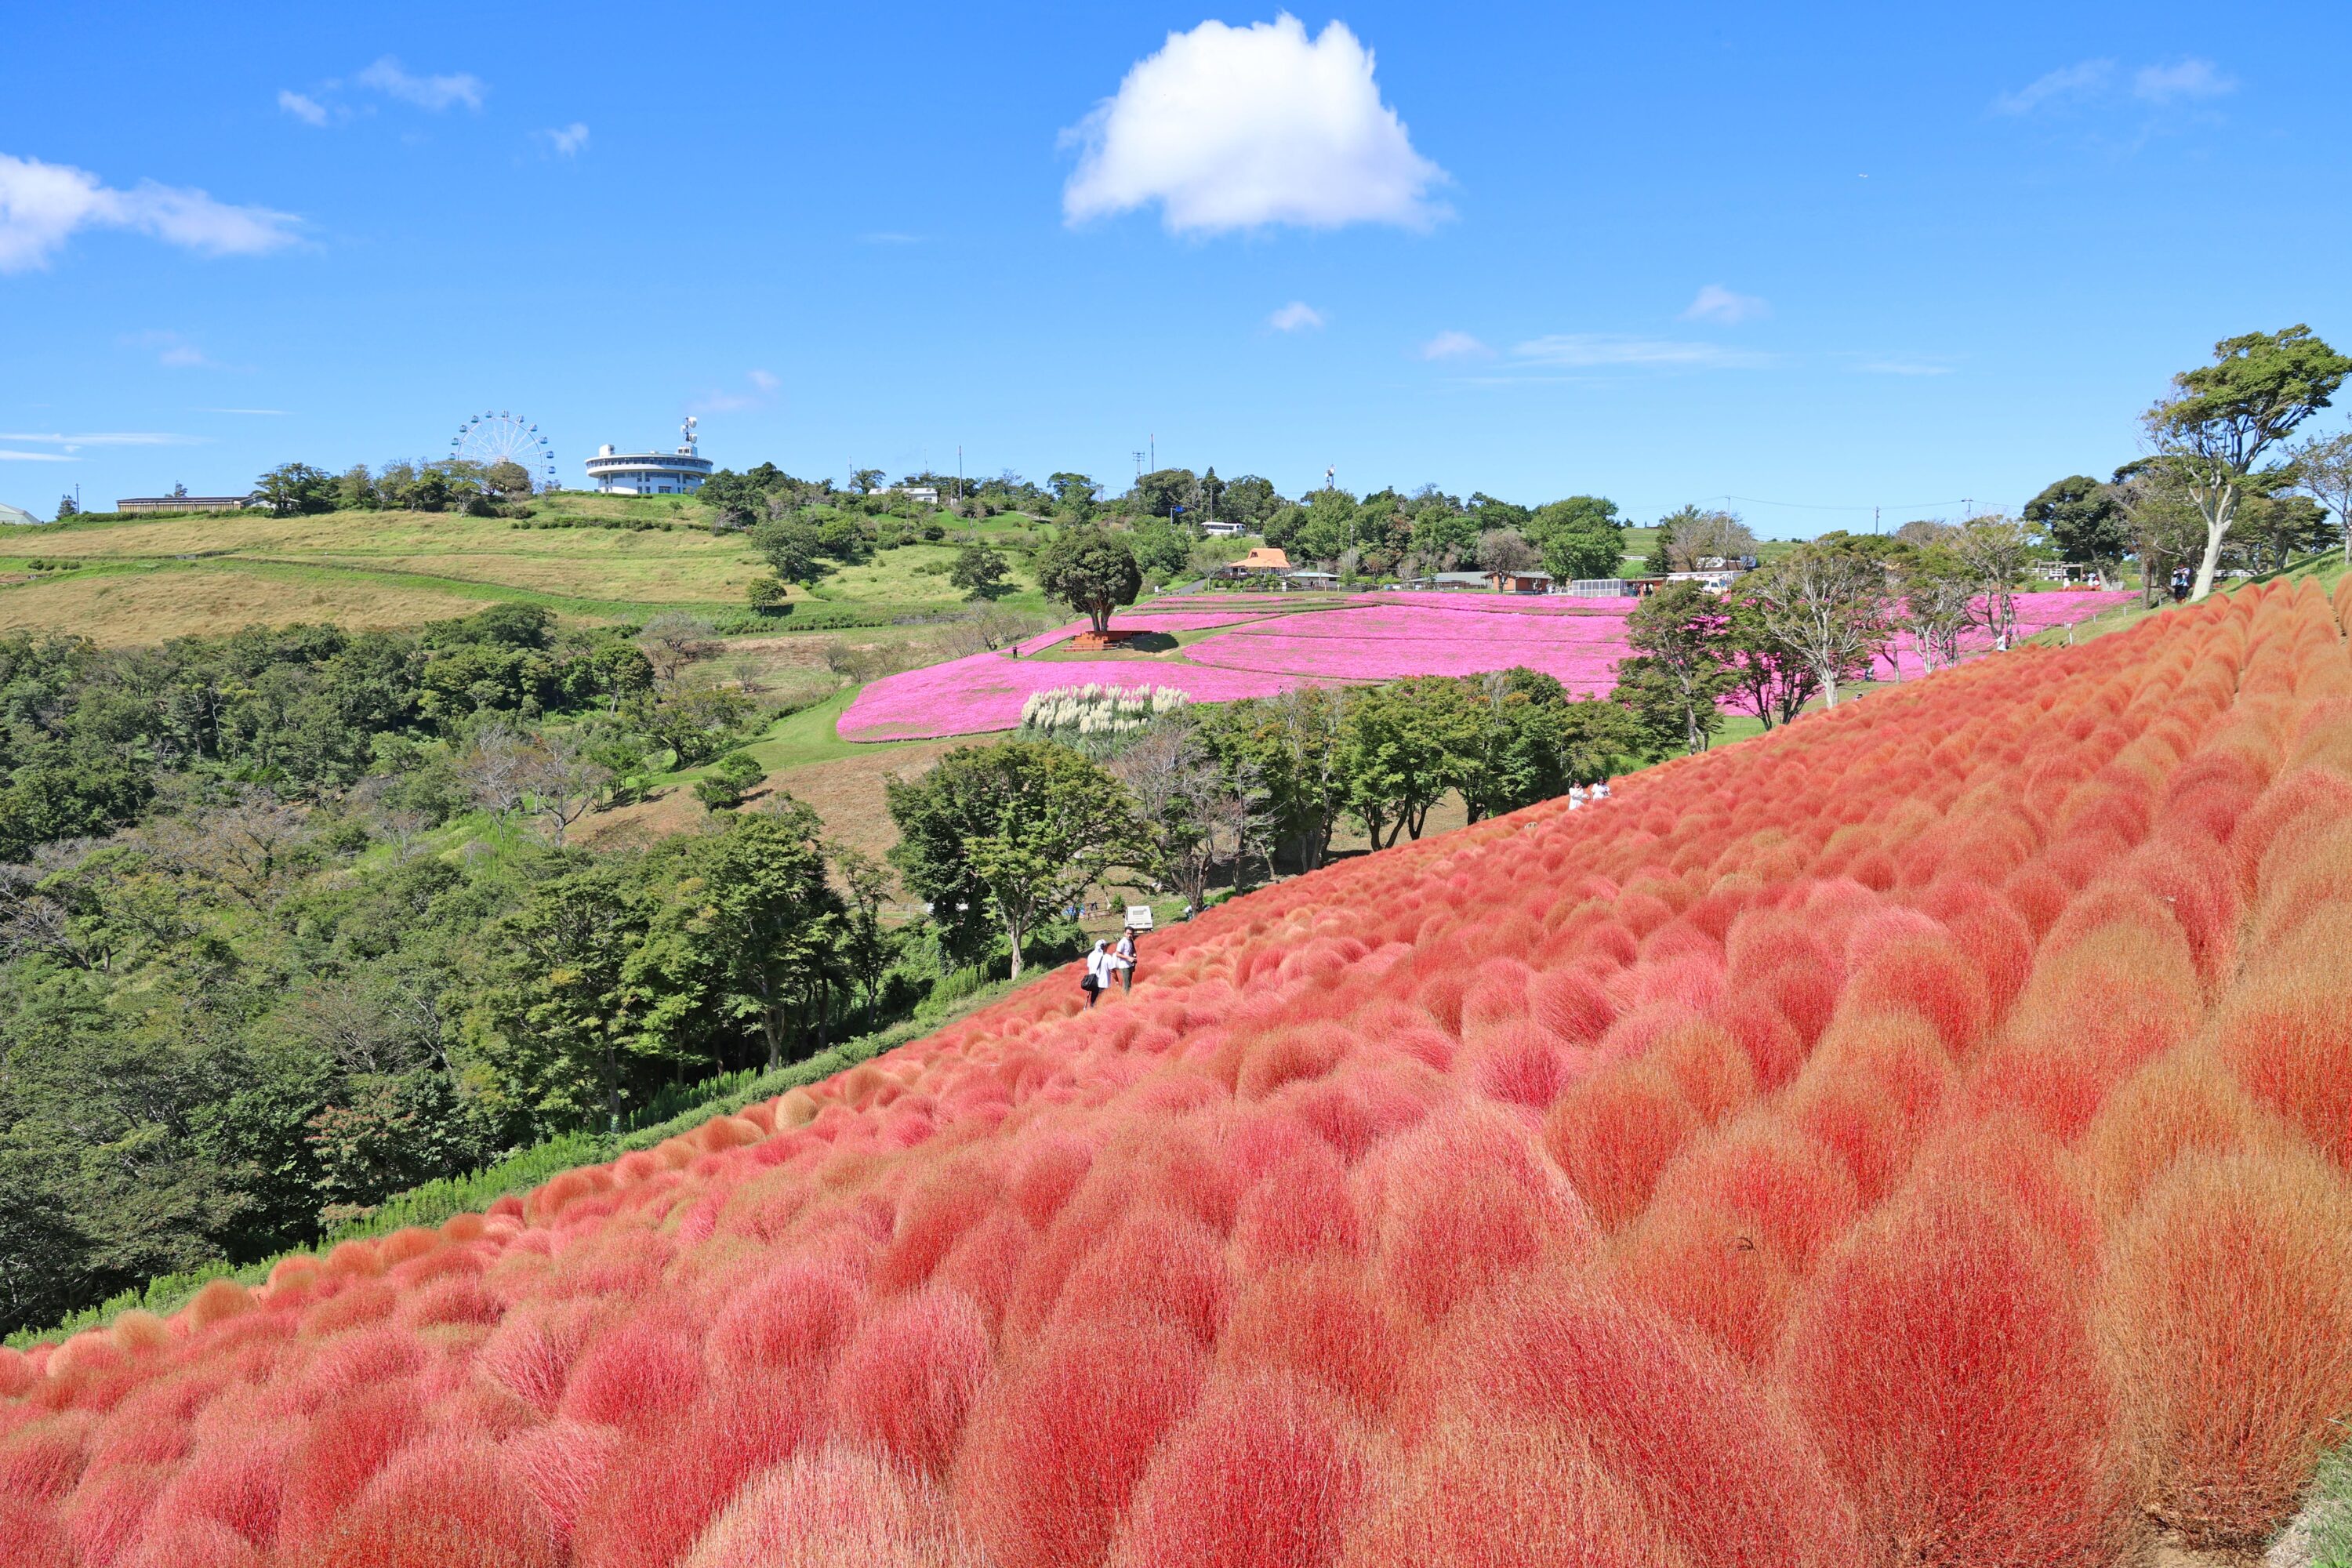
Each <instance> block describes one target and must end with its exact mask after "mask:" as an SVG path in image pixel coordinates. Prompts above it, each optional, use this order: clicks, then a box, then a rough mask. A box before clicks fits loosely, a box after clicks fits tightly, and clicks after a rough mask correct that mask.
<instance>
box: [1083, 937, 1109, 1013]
mask: <svg viewBox="0 0 2352 1568" xmlns="http://www.w3.org/2000/svg"><path fill="white" fill-rule="evenodd" d="M1108 984H1110V950H1109V945H1108V943H1106V942H1096V943H1095V947H1094V951H1093V952H1089V953H1087V972H1086V973H1085V974H1083V975H1081V976H1080V977H1079V979H1078V985H1079V987H1080V988H1081V989H1082V990H1084V991H1085V992H1086V994H1087V1006H1089V1007H1091V1006H1093V1005H1095V998H1096V997H1097V996H1099V995H1101V994H1103V987H1104V986H1105V985H1108Z"/></svg>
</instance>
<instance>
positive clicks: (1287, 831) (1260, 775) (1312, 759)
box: [1196, 686, 1358, 871]
mask: <svg viewBox="0 0 2352 1568" xmlns="http://www.w3.org/2000/svg"><path fill="white" fill-rule="evenodd" d="M1357 700H1358V698H1357V695H1356V693H1354V692H1353V691H1351V690H1349V689H1346V688H1337V689H1331V688H1325V687H1320V686H1308V687H1301V688H1299V689H1297V690H1294V691H1286V692H1284V693H1282V694H1281V695H1280V696H1278V697H1263V698H1249V699H1245V700H1243V701H1240V702H1226V703H1220V704H1218V705H1216V706H1214V707H1212V708H1209V709H1207V710H1205V711H1204V712H1200V713H1198V714H1197V715H1196V717H1197V718H1198V720H1199V721H1200V723H1201V725H1202V734H1203V736H1204V738H1205V739H1206V740H1207V742H1208V743H1209V747H1210V749H1211V750H1212V751H1213V752H1215V753H1216V755H1217V760H1218V762H1219V763H1220V764H1221V765H1222V766H1223V769H1224V771H1225V776H1226V777H1227V779H1228V780H1230V781H1231V782H1232V784H1233V786H1234V789H1235V790H1236V792H1237V793H1238V794H1239V795H1241V796H1242V798H1243V799H1244V802H1245V803H1246V804H1247V805H1248V807H1249V811H1250V815H1251V816H1252V817H1253V819H1257V820H1264V821H1265V822H1267V823H1268V824H1270V825H1271V834H1270V837H1272V838H1275V839H1279V840H1281V841H1282V842H1285V843H1287V844H1288V845H1289V846H1290V847H1291V852H1292V858H1293V859H1294V861H1295V862H1296V863H1297V866H1298V867H1299V868H1300V869H1302V870H1307V871H1312V870H1314V869H1315V868H1318V867H1319V866H1321V865H1322V864H1323V862H1324V860H1325V858H1327V857H1328V855H1329V854H1330V851H1331V834H1332V830H1333V829H1334V828H1336V827H1337V826H1339V818H1340V817H1341V816H1343V815H1345V813H1346V811H1347V809H1348V782H1347V775H1346V770H1345V767H1344V756H1343V749H1342V746H1341V744H1340V736H1341V733H1342V731H1343V730H1344V728H1345V725H1346V722H1347V718H1348V713H1349V710H1350V709H1351V708H1352V707H1353V706H1354V704H1355V702H1356V701H1357ZM1271 854H1272V847H1271V845H1270V844H1269V846H1268V856H1269V868H1270V867H1271Z"/></svg>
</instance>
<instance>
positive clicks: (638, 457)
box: [588, 414, 710, 496]
mask: <svg viewBox="0 0 2352 1568" xmlns="http://www.w3.org/2000/svg"><path fill="white" fill-rule="evenodd" d="M694 425H695V420H694V416H693V415H691V414H689V415H688V416H686V423H685V424H684V425H683V426H679V429H678V435H679V440H678V444H677V451H675V452H615V451H614V450H613V446H612V443H611V442H609V441H608V442H606V443H605V444H604V446H602V447H598V448H596V455H595V456H594V457H593V458H589V459H588V479H589V482H590V483H591V484H593V485H594V486H595V487H596V488H597V489H599V490H601V491H603V492H604V494H606V495H614V496H674V495H691V494H693V493H694V492H695V491H696V490H698V489H701V488H702V481H703V480H705V479H709V477H710V459H709V458H706V457H704V456H702V455H701V454H700V453H698V452H697V451H696V450H695V449H694V446H695V433H694Z"/></svg>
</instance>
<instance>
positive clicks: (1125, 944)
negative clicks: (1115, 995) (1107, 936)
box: [1110, 927, 1135, 992]
mask: <svg viewBox="0 0 2352 1568" xmlns="http://www.w3.org/2000/svg"><path fill="white" fill-rule="evenodd" d="M1110 963H1111V967H1112V968H1113V969H1115V970H1117V971H1118V988H1119V990H1121V991H1122V992H1126V991H1132V990H1134V989H1135V931H1134V928H1133V927H1129V929H1128V930H1126V931H1121V932H1119V933H1118V946H1117V947H1115V948H1112V949H1111V950H1110Z"/></svg>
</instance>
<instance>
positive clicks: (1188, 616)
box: [1019, 605, 1265, 655]
mask: <svg viewBox="0 0 2352 1568" xmlns="http://www.w3.org/2000/svg"><path fill="white" fill-rule="evenodd" d="M1264 619H1265V616H1264V615H1263V614H1257V615H1252V614H1247V613H1244V612H1243V611H1239V610H1193V609H1185V610H1161V609H1156V608H1147V607H1145V606H1143V605H1138V606H1136V608H1134V609H1132V610H1129V611H1128V612H1126V613H1125V614H1122V615H1117V616H1112V617H1111V618H1110V629H1111V630H1113V631H1115V632H1205V631H1213V630H1215V629H1216V628H1217V627H1219V626H1241V625H1244V624H1245V623H1247V622H1250V621H1256V620H1264ZM1088 624H1089V623H1087V622H1086V621H1072V622H1071V623H1070V624H1069V625H1068V626H1055V628H1054V629H1053V630H1052V631H1050V632H1039V633H1038V634H1037V635H1036V636H1035V637H1031V638H1030V639H1029V640H1028V641H1026V642H1024V643H1022V644H1021V645H1019V646H1020V648H1021V651H1022V653H1023V654H1024V655H1026V654H1033V653H1043V652H1044V651H1045V649H1047V648H1049V647H1055V645H1056V644H1059V643H1065V642H1067V641H1069V640H1070V638H1072V637H1076V636H1077V635H1078V634H1079V633H1080V632H1082V631H1085V630H1086V629H1087V626H1088Z"/></svg>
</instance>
